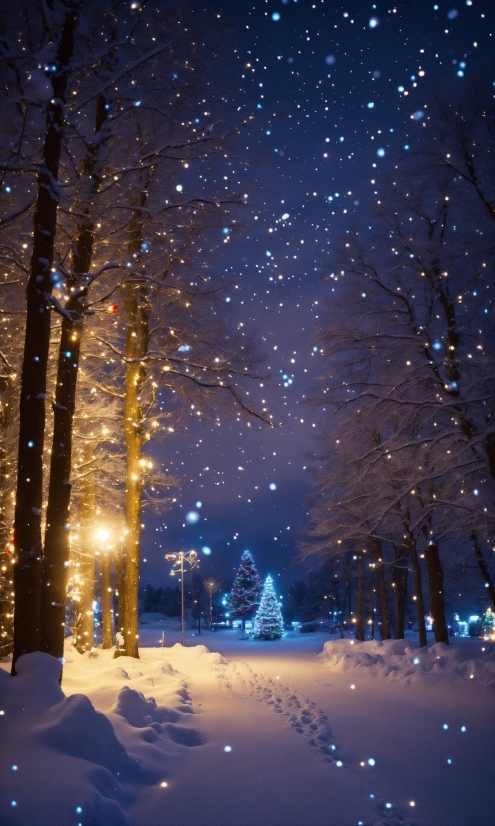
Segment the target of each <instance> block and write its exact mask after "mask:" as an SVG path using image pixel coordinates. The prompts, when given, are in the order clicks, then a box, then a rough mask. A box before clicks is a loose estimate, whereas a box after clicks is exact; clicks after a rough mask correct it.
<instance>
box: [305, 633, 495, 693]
mask: <svg viewBox="0 0 495 826" xmlns="http://www.w3.org/2000/svg"><path fill="white" fill-rule="evenodd" d="M468 642H472V641H471V640H469V641H468ZM477 653H478V652H477ZM479 654H481V657H480V656H478V657H476V659H473V650H472V646H470V645H466V646H463V645H458V644H457V645H455V646H451V645H446V644H445V643H441V642H438V643H435V644H434V645H431V646H430V647H429V648H415V647H414V646H412V645H411V641H410V640H383V641H382V640H370V641H369V642H356V641H355V640H348V639H344V640H332V641H330V642H326V643H325V644H324V646H323V651H322V653H321V654H320V655H319V658H320V660H321V662H322V664H323V665H324V667H325V668H332V669H335V670H337V671H348V670H350V669H354V668H359V669H363V668H365V669H369V673H371V674H376V675H380V676H382V677H390V678H392V679H395V680H401V681H405V682H416V683H418V682H427V683H432V682H436V681H439V680H445V679H448V680H449V681H456V680H462V681H465V680H476V682H477V683H478V684H482V685H487V686H490V687H492V688H495V659H494V655H493V653H492V651H491V646H490V644H489V643H486V645H483V644H482V643H481V642H480V651H479Z"/></svg>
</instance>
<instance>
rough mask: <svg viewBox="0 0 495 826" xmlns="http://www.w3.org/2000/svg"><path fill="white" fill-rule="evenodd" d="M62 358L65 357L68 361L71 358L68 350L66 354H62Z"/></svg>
mask: <svg viewBox="0 0 495 826" xmlns="http://www.w3.org/2000/svg"><path fill="white" fill-rule="evenodd" d="M64 356H65V358H68V359H70V358H71V356H72V353H71V351H70V350H67V352H66V353H64Z"/></svg>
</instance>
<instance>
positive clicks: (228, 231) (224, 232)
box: [222, 227, 230, 235]
mask: <svg viewBox="0 0 495 826" xmlns="http://www.w3.org/2000/svg"><path fill="white" fill-rule="evenodd" d="M229 233H230V229H229V228H228V227H224V228H223V229H222V235H229Z"/></svg>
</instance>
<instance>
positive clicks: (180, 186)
mask: <svg viewBox="0 0 495 826" xmlns="http://www.w3.org/2000/svg"><path fill="white" fill-rule="evenodd" d="M175 188H176V190H177V192H182V184H177V186H176V187H175Z"/></svg>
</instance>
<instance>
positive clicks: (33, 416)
mask: <svg viewBox="0 0 495 826" xmlns="http://www.w3.org/2000/svg"><path fill="white" fill-rule="evenodd" d="M76 17H77V6H76V4H75V3H72V2H66V4H65V18H64V21H63V24H62V27H61V35H60V40H59V44H58V48H57V56H56V58H55V63H56V65H57V66H58V67H60V68H62V69H63V68H64V67H66V66H68V64H69V62H70V60H71V59H72V53H73V49H74V29H75V24H76ZM67 78H68V73H67V72H65V71H58V72H57V73H56V74H55V75H53V77H52V84H53V93H54V95H53V98H52V100H51V101H50V103H49V104H48V106H47V120H46V131H45V140H44V145H43V161H42V165H41V167H40V171H39V173H38V181H37V200H36V207H35V212H34V231H33V252H32V257H31V272H30V276H29V280H28V285H27V291H26V292H27V315H26V332H25V344H24V356H23V364H22V381H21V396H20V404H19V448H18V475H17V493H16V508H15V519H14V544H15V554H16V565H15V569H14V592H15V609H14V656H13V661H12V674H15V673H16V670H15V664H16V662H17V660H18V658H19V657H20V656H21V655H22V654H27V653H29V652H30V651H37V650H38V649H39V645H40V582H41V556H42V545H41V509H42V502H43V447H44V433H45V398H46V372H47V364H48V352H49V347H50V326H51V325H50V308H51V301H50V297H51V293H52V278H51V276H52V272H51V269H52V266H53V256H54V244H55V232H56V226H57V209H58V203H59V197H60V195H59V188H58V185H57V181H58V169H59V163H60V154H61V148H62V138H63V133H64V106H65V99H66V92H67Z"/></svg>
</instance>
